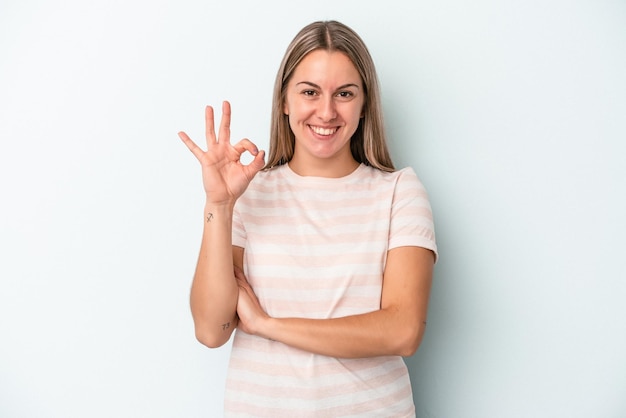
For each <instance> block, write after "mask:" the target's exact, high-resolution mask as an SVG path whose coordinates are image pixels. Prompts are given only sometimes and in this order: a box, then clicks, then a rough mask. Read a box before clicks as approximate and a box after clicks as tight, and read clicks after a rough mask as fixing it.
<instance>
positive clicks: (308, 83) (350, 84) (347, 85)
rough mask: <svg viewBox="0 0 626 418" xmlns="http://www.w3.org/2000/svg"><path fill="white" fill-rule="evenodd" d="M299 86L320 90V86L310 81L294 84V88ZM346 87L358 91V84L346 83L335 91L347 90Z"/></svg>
mask: <svg viewBox="0 0 626 418" xmlns="http://www.w3.org/2000/svg"><path fill="white" fill-rule="evenodd" d="M300 84H306V85H307V86H311V87H315V88H317V89H320V90H321V89H322V88H321V87H320V86H318V85H317V84H315V83H312V82H310V81H300V82H299V83H296V86H299V85H300ZM348 87H355V88H357V89H360V87H359V85H358V84H354V83H347V84H344V85H342V86H339V87H338V88H337V89H336V90H341V89H345V88H348Z"/></svg>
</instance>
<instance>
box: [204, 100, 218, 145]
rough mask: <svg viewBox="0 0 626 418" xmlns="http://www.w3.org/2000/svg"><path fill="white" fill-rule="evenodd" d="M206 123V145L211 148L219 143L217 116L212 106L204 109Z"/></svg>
mask: <svg viewBox="0 0 626 418" xmlns="http://www.w3.org/2000/svg"><path fill="white" fill-rule="evenodd" d="M204 123H205V136H206V144H207V146H208V147H211V146H212V145H215V142H216V141H217V140H216V138H215V115H214V112H213V107H211V106H207V107H206V108H205V109H204Z"/></svg>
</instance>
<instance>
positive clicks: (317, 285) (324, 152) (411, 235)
mask: <svg viewBox="0 0 626 418" xmlns="http://www.w3.org/2000/svg"><path fill="white" fill-rule="evenodd" d="M230 115H231V110H230V105H229V104H228V103H227V102H224V104H223V106H222V119H221V123H220V126H219V132H218V133H217V135H216V133H215V129H214V114H213V109H212V108H211V107H207V109H206V137H207V151H206V152H205V151H203V150H202V149H200V148H199V147H198V146H197V145H196V144H195V143H194V142H193V141H192V140H191V139H190V138H189V137H188V136H187V135H186V134H184V133H182V132H181V133H180V134H179V135H180V137H181V139H182V140H183V142H184V143H185V144H186V145H187V147H189V149H190V150H191V151H192V152H193V154H194V155H195V156H196V157H197V158H198V160H199V161H200V163H201V165H202V174H203V183H204V188H205V192H206V207H205V212H204V221H205V222H204V232H203V237H202V244H201V248H200V256H199V259H198V265H197V269H196V273H195V276H194V279H193V284H192V290H191V309H192V314H193V319H194V324H195V330H196V336H197V338H198V340H199V341H200V342H202V343H203V344H205V345H207V346H209V347H217V346H220V345H222V344H224V343H225V342H226V341H228V340H229V338H230V336H231V334H232V332H233V330H234V329H235V328H238V331H237V332H236V333H235V337H234V341H233V348H232V353H231V360H230V364H229V373H228V381H227V386H226V399H225V410H226V415H228V416H268V417H279V416H289V417H296V416H297V417H305V416H311V417H321V416H329V417H338V416H346V415H350V416H375V417H381V416H385V417H391V416H397V417H410V416H414V414H415V412H414V411H415V408H414V405H413V400H412V394H411V386H410V382H409V377H408V373H407V369H406V366H405V364H404V362H403V361H402V357H401V356H410V355H412V354H413V353H414V352H415V351H416V350H417V348H418V346H419V344H420V341H421V339H422V335H423V333H424V330H425V327H426V314H427V307H428V298H429V293H430V286H431V280H432V270H433V265H434V262H435V259H436V251H437V248H436V244H435V237H434V229H433V221H432V214H431V209H430V205H429V202H428V197H427V194H426V191H425V190H424V188H423V186H422V185H421V183H420V182H419V180H418V179H417V177H416V176H415V174H414V172H413V170H411V169H410V168H407V169H403V170H399V171H395V169H394V166H393V164H392V162H391V159H390V157H389V153H388V150H387V145H386V140H385V133H384V130H383V118H382V110H381V104H380V95H379V91H378V82H377V77H376V72H375V68H374V64H373V61H372V58H371V57H370V54H369V52H368V51H367V48H366V46H365V45H364V43H363V41H362V40H361V39H360V38H359V36H358V35H357V34H356V33H355V32H354V31H352V30H351V29H350V28H348V27H346V26H345V25H343V24H341V23H338V22H335V21H328V22H315V23H312V24H310V25H308V26H306V27H305V28H303V29H302V30H301V31H300V32H299V33H298V34H297V35H296V37H295V38H294V39H293V41H292V42H291V44H290V45H289V47H288V49H287V51H286V53H285V56H284V58H283V61H282V63H281V66H280V69H279V71H278V75H277V78H276V84H275V90H274V98H273V107H272V127H271V138H270V152H269V156H268V162H267V164H264V157H265V155H264V152H263V151H259V150H258V149H257V147H256V146H255V145H254V144H253V143H251V142H250V141H249V140H247V139H244V140H242V141H239V142H238V143H236V144H235V145H231V143H230V131H229V126H230ZM246 151H248V152H250V153H251V154H252V155H253V156H254V158H253V160H252V161H251V162H250V163H249V164H248V165H247V166H246V165H242V164H241V163H240V157H241V155H242V154H243V153H244V152H246ZM233 266H234V267H233Z"/></svg>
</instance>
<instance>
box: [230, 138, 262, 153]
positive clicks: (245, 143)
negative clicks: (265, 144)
mask: <svg viewBox="0 0 626 418" xmlns="http://www.w3.org/2000/svg"><path fill="white" fill-rule="evenodd" d="M233 148H235V150H236V151H237V153H238V154H239V155H241V154H243V153H244V152H246V151H248V152H249V153H250V154H252V155H254V156H256V155H257V154H258V153H259V149H258V148H257V146H256V145H254V143H253V142H252V141H250V140H249V139H247V138H244V139H242V140H241V141H239V142H237V143H236V144H235V145H233Z"/></svg>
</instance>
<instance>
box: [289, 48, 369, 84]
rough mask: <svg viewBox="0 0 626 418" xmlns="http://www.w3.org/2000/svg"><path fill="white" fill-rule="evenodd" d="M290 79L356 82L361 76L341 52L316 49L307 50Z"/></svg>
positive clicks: (342, 82)
mask: <svg viewBox="0 0 626 418" xmlns="http://www.w3.org/2000/svg"><path fill="white" fill-rule="evenodd" d="M292 81H293V82H295V83H299V82H302V81H308V82H312V83H315V84H319V85H322V84H329V83H330V84H339V85H342V84H347V83H352V84H357V85H359V86H360V85H361V77H360V75H359V72H358V71H357V69H356V67H355V65H354V64H353V63H352V61H351V60H350V58H348V56H347V55H346V54H344V53H343V52H339V51H332V52H331V51H326V50H323V49H318V50H315V51H312V52H309V53H308V54H307V55H306V56H305V57H304V58H303V59H302V61H300V63H299V64H298V66H297V67H296V69H295V71H294V73H293V77H292Z"/></svg>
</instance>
